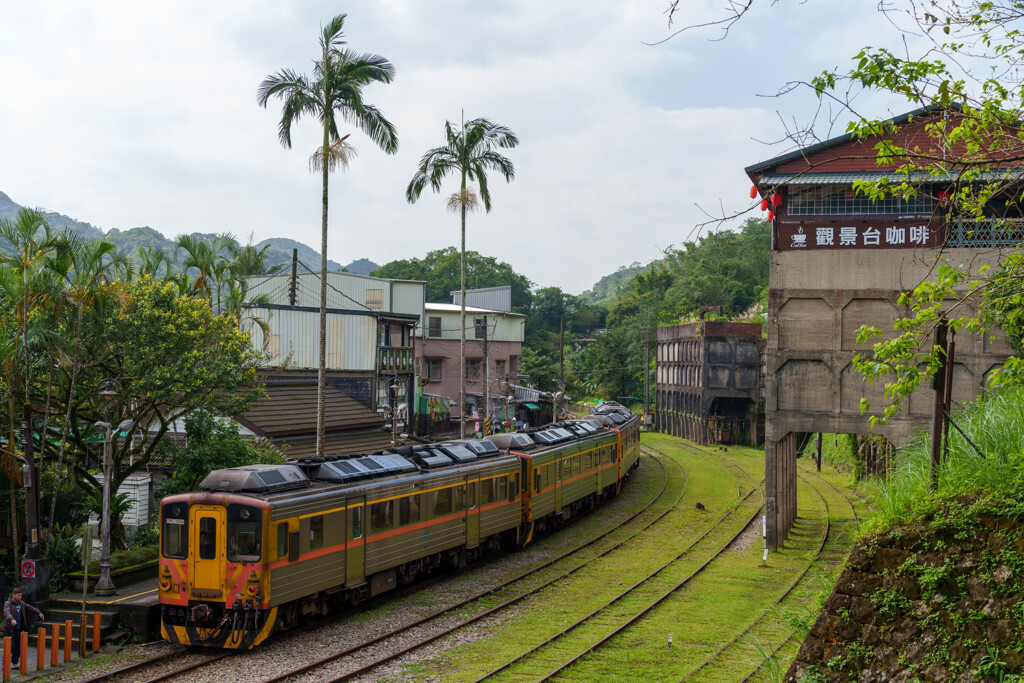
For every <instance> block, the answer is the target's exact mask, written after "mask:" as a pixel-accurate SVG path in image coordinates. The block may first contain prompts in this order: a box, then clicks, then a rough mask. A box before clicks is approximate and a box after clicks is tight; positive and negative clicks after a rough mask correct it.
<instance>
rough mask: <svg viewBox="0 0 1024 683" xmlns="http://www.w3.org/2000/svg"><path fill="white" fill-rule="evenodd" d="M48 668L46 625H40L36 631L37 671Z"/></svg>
mask: <svg viewBox="0 0 1024 683" xmlns="http://www.w3.org/2000/svg"><path fill="white" fill-rule="evenodd" d="M45 668H46V627H45V626H40V627H39V630H38V631H36V671H42V670H43V669H45Z"/></svg>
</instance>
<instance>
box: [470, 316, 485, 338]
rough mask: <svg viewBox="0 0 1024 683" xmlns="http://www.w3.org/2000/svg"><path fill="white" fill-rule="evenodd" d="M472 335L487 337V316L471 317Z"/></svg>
mask: <svg viewBox="0 0 1024 683" xmlns="http://www.w3.org/2000/svg"><path fill="white" fill-rule="evenodd" d="M473 336H475V337H476V338H477V339H487V318H473Z"/></svg>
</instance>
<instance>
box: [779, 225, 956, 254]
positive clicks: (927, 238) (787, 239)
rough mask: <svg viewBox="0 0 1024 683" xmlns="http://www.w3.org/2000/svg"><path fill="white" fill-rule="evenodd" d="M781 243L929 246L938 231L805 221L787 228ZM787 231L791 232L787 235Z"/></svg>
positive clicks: (817, 246) (800, 246)
mask: <svg viewBox="0 0 1024 683" xmlns="http://www.w3.org/2000/svg"><path fill="white" fill-rule="evenodd" d="M783 233H784V234H783V235H780V240H779V246H780V247H781V248H783V249H807V248H810V249H842V248H864V247H868V248H871V247H875V248H881V249H885V248H889V249H898V248H908V247H911V248H912V247H930V246H934V245H935V244H936V243H937V241H938V240H937V238H938V235H937V234H935V231H934V230H933V229H931V228H930V227H929V226H928V225H892V226H887V227H883V228H876V227H874V226H870V225H868V226H834V225H828V226H819V227H811V228H806V229H805V227H804V226H803V225H800V226H797V227H796V228H795V229H794V228H789V229H784V230H783ZM785 233H790V234H789V235H788V236H787V235H785Z"/></svg>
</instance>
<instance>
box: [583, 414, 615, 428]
mask: <svg viewBox="0 0 1024 683" xmlns="http://www.w3.org/2000/svg"><path fill="white" fill-rule="evenodd" d="M587 420H588V421H590V422H596V423H597V424H599V425H601V426H602V427H613V426H614V425H615V423H614V422H612V419H611V418H610V417H608V416H607V415H597V414H594V415H590V416H588V417H587Z"/></svg>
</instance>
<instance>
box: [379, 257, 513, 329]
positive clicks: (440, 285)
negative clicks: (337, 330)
mask: <svg viewBox="0 0 1024 683" xmlns="http://www.w3.org/2000/svg"><path fill="white" fill-rule="evenodd" d="M461 260H462V256H461V254H460V253H459V250H458V249H456V248H455V247H445V248H444V249H436V250H434V251H431V252H429V253H428V254H427V255H426V256H424V257H423V258H422V259H418V258H411V259H402V260H398V261H391V262H390V263H386V264H384V265H383V266H381V267H380V268H378V269H377V270H375V271H374V272H373V273H372V274H373V276H374V277H384V278H395V279H399V280H403V279H404V280H423V281H425V282H426V283H427V287H426V290H427V291H426V296H427V301H428V302H430V303H451V293H452V292H453V291H456V290H458V289H459V287H460V284H461ZM505 285H508V286H511V287H512V312H513V313H522V314H524V315H525V314H527V313H529V312H530V307H531V306H532V302H533V295H532V294H531V293H530V288H531V287H532V286H533V283H532V282H530V280H529V279H528V278H527V277H526V276H525V275H520V274H519V273H517V272H516V271H515V269H513V267H512V266H510V265H509V264H508V263H505V262H504V261H499V260H497V259H496V258H494V257H493V256H483V255H482V254H480V253H478V252H475V251H467V252H466V287H467V288H470V289H474V288H479V287H501V286H505Z"/></svg>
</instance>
